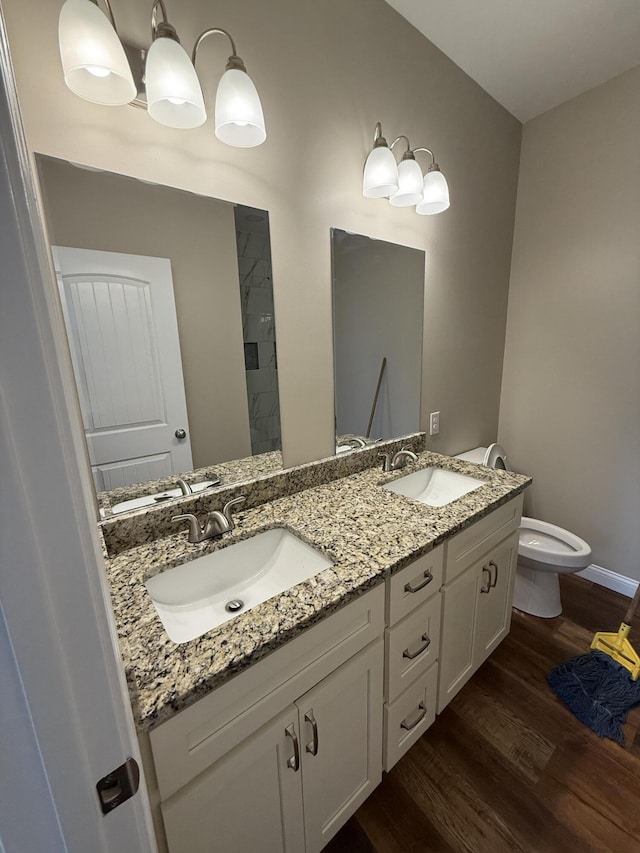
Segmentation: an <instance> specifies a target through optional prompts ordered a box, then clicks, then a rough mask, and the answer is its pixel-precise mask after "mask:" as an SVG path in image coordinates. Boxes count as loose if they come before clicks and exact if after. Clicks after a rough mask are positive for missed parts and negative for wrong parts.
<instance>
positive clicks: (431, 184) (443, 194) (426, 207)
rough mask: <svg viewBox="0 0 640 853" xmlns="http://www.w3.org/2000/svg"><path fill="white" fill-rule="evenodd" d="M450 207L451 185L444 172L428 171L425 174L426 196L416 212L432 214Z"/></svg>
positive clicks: (425, 214)
mask: <svg viewBox="0 0 640 853" xmlns="http://www.w3.org/2000/svg"><path fill="white" fill-rule="evenodd" d="M448 207H449V187H448V186H447V180H446V178H445V176H444V175H443V174H442V172H437V171H434V172H427V174H426V175H425V176H424V197H423V199H422V201H421V202H420V203H419V204H418V206H417V207H416V213H420V214H421V215H422V216H432V215H433V214H434V213H442V211H443V210H446V209H447V208H448Z"/></svg>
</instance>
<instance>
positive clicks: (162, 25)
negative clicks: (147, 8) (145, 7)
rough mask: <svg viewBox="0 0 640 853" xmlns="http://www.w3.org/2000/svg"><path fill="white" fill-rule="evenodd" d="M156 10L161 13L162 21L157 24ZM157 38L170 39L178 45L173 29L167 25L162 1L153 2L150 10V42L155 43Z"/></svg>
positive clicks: (166, 16) (165, 8)
mask: <svg viewBox="0 0 640 853" xmlns="http://www.w3.org/2000/svg"><path fill="white" fill-rule="evenodd" d="M158 9H160V12H161V13H162V20H161V21H160V22H158ZM157 38H170V39H173V40H174V41H177V42H178V44H180V39H179V38H178V34H177V32H176V29H175V27H174V26H172V25H171V24H170V23H169V16H168V14H167V7H166V6H165V3H164V0H155V2H154V4H153V7H152V9H151V41H155V40H156V39H157Z"/></svg>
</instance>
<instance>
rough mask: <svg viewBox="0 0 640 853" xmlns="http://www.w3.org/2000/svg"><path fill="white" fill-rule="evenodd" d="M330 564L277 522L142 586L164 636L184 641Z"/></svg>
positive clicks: (176, 640) (177, 567)
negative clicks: (161, 626) (272, 527)
mask: <svg viewBox="0 0 640 853" xmlns="http://www.w3.org/2000/svg"><path fill="white" fill-rule="evenodd" d="M331 566H333V563H332V562H331V560H330V559H329V558H328V557H325V555H324V554H321V553H320V552H319V551H316V550H315V549H314V548H312V547H311V546H310V545H307V544H306V542H302V541H301V540H300V539H298V538H297V537H296V536H294V535H293V533H291V532H290V531H288V530H285V529H284V528H282V527H277V528H274V529H273V530H265V531H264V533H258V534H257V535H256V536H252V537H251V538H250V539H243V540H242V541H240V542H236V543H235V544H234V545H229V546H228V547H227V548H221V549H220V550H219V551H213V552H212V553H211V554H205V555H204V556H203V557H198V559H196V560H192V561H191V562H190V563H183V564H182V565H181V566H176V567H175V568H173V569H167V570H166V571H164V572H161V573H160V574H159V575H155V577H152V578H150V579H149V580H148V581H147V582H146V584H145V586H146V587H147V591H148V592H149V595H150V596H151V600H152V601H153V604H154V606H155V608H156V610H157V612H158V615H159V616H160V619H161V620H162V624H163V625H164V628H165V630H166V632H167V634H168V635H169V637H170V638H171V639H172V640H173V642H174V643H186V642H188V641H189V640H194V639H195V638H196V637H200V636H201V635H202V634H205V633H206V632H207V631H211V630H212V629H213V628H216V627H217V626H218V625H222V623H223V622H228V621H229V620H230V619H233V618H234V616H237V615H239V614H240V613H246V612H247V610H250V609H251V608H252V607H255V606H256V604H260V603H261V602H263V601H266V600H267V599H268V598H272V596H274V595H278V594H279V593H281V592H284V591H285V590H286V589H289V587H292V586H295V585H296V584H298V583H301V582H302V581H304V580H307V579H308V578H310V577H313V575H316V574H318V572H321V571H323V570H324V569H328V568H330V567H331ZM229 604H231V607H232V608H235V609H231V610H229V609H227V605H229Z"/></svg>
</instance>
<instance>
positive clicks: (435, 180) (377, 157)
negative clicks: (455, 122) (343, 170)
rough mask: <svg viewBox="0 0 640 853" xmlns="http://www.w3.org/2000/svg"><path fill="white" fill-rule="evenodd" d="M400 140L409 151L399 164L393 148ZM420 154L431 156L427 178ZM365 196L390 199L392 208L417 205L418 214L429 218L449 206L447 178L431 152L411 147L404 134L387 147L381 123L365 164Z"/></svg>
mask: <svg viewBox="0 0 640 853" xmlns="http://www.w3.org/2000/svg"><path fill="white" fill-rule="evenodd" d="M400 140H404V142H405V143H406V146H407V148H406V151H405V152H404V154H403V155H402V159H401V160H400V163H397V162H396V158H395V156H394V154H393V148H394V146H395V145H397V143H398V142H400ZM420 151H425V152H426V153H427V154H429V156H430V157H431V165H430V166H429V168H428V169H427V173H426V174H425V175H424V176H423V174H422V169H421V168H420V166H419V165H418V163H417V161H416V157H415V155H416V154H417V153H418V152H420ZM362 194H363V195H364V196H365V198H388V199H389V203H390V204H391V205H393V207H413V206H414V205H415V207H416V213H419V214H421V215H427V216H428V215H432V214H435V213H442V212H443V211H444V210H446V209H447V208H448V207H449V204H450V202H449V187H448V185H447V181H446V178H445V176H444V175H443V174H442V172H441V170H440V166H438V164H437V163H436V159H435V156H434V154H433V152H432V151H431V149H430V148H411V145H410V143H409V140H408V138H407V137H406V136H403V135H401V136H397V137H396V138H395V139H394V140H393V142H392V143H391V145H388V144H387V140H386V139H385V138H384V136H383V135H382V125H381V124H380V122H378V123H377V124H376V127H375V131H374V136H373V148H372V150H371V152H370V153H369V156H368V157H367V159H366V162H365V165H364V177H363V184H362Z"/></svg>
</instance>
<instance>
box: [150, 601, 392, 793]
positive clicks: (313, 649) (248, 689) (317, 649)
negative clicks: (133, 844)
mask: <svg viewBox="0 0 640 853" xmlns="http://www.w3.org/2000/svg"><path fill="white" fill-rule="evenodd" d="M383 631H384V586H383V585H382V584H381V585H380V586H377V587H376V588H375V589H372V590H371V591H370V592H367V593H366V594H365V595H363V596H361V597H360V598H357V599H356V600H355V601H354V602H352V603H351V604H348V605H347V606H346V607H343V608H342V609H341V610H338V611H337V612H336V613H334V614H333V615H331V616H328V617H327V618H326V619H323V620H322V622H319V623H318V624H317V625H314V626H313V627H312V628H309V629H308V630H307V631H304V632H303V633H302V634H300V636H299V637H296V638H295V639H294V640H291V642H289V643H286V644H285V645H284V646H282V647H281V648H279V649H277V650H276V651H274V652H273V653H272V654H270V655H269V656H268V657H265V658H264V659H263V660H261V661H258V662H257V663H255V664H253V666H251V667H249V668H248V669H246V670H245V671H244V672H241V673H240V674H239V675H236V676H235V678H232V679H231V680H230V681H228V682H226V683H225V684H223V685H222V686H220V687H218V688H217V689H216V690H212V691H211V692H210V693H208V694H207V695H206V696H204V697H203V698H202V699H200V700H199V701H198V702H196V703H194V704H193V705H191V706H190V707H188V708H185V709H184V711H181V712H180V713H179V714H176V715H175V717H172V718H171V719H170V720H167V722H166V723H163V724H162V725H161V726H158V728H156V729H153V730H152V731H151V733H150V741H151V750H152V753H153V761H154V764H155V769H156V775H157V780H158V789H159V792H160V799H161V800H166V799H167V798H168V797H170V796H171V795H172V794H174V793H175V792H176V791H178V790H179V789H180V788H182V787H183V785H186V784H187V782H189V781H190V780H191V779H194V778H195V777H196V776H198V775H199V774H200V773H202V772H203V771H204V770H206V769H207V767H209V766H210V765H212V764H213V763H214V762H215V761H217V760H218V759H219V758H221V757H222V756H223V755H224V754H225V753H227V752H228V751H229V750H230V749H233V747H234V746H236V745H237V744H239V743H240V742H241V741H243V740H244V739H245V738H246V737H248V736H249V735H251V734H253V732H255V731H256V730H257V729H259V728H260V726H262V725H264V724H265V723H266V722H267V721H268V720H270V719H272V718H273V717H274V715H275V714H278V713H279V712H280V710H281V709H282V708H283V707H284V706H285V705H286V704H287V703H289V702H293V701H295V700H296V699H297V698H298V697H299V696H301V695H302V694H303V693H304V692H305V691H307V690H309V689H310V688H311V687H313V685H314V684H317V683H318V682H319V681H320V680H321V679H323V678H325V677H326V676H327V675H328V674H329V673H330V672H332V671H333V670H334V669H336V667H338V666H340V664H342V663H344V662H345V661H346V660H348V659H349V658H350V657H352V656H353V655H354V654H355V653H356V652H358V651H359V650H360V649H362V648H364V647H365V646H366V645H368V644H369V643H370V642H371V641H372V640H375V638H376V637H379V636H381V635H382V633H383Z"/></svg>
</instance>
